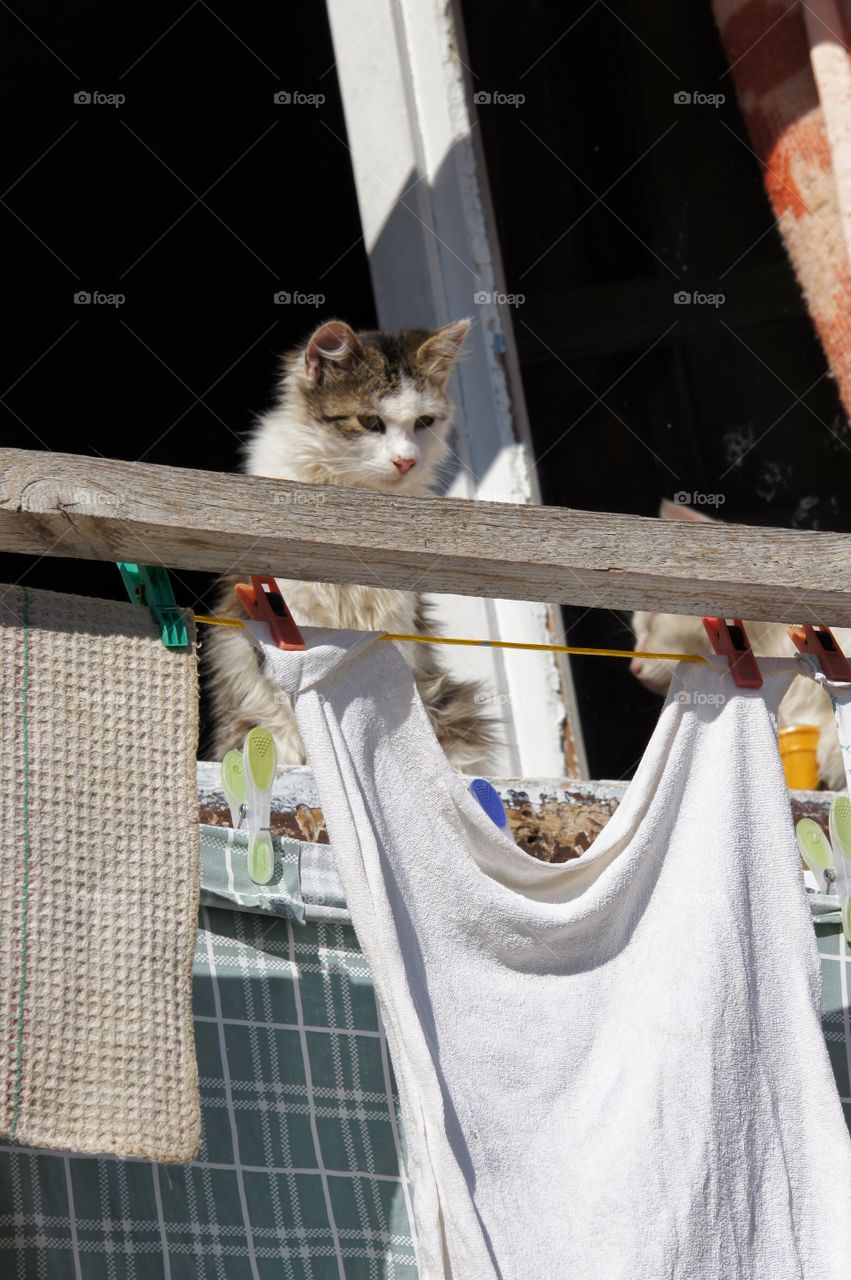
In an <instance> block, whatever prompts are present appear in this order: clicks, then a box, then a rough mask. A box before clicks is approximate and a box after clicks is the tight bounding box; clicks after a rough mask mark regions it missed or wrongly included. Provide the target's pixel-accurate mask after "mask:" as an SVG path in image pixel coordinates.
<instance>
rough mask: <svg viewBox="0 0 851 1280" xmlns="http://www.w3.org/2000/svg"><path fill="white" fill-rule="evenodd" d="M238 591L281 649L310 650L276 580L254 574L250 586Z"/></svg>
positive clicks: (238, 587) (241, 600)
mask: <svg viewBox="0 0 851 1280" xmlns="http://www.w3.org/2000/svg"><path fill="white" fill-rule="evenodd" d="M235 590H236V598H237V600H238V601H239V603H240V604H241V605H242V607H243V609H245V611H246V613H247V614H248V616H249V618H254V619H255V621H257V622H265V623H266V625H267V626H268V628H269V630H270V631H271V633H272V640H273V641H274V643H275V646H276V647H277V648H278V649H306V648H307V645H306V644H305V643H304V637H303V636H302V634H301V632H300V631H299V629H298V627H297V626H296V622H295V619H294V618H293V615H292V614H291V613H290V611H289V609H288V608H287V602H286V601H285V600H284V597H283V596H282V595H281V593H280V591H279V590H278V584H277V582H276V581H275V579H274V578H263V577H257V576H255V575H253V574H252V577H251V584H250V585H249V584H248V583H247V582H239V583H237V585H236V588H235Z"/></svg>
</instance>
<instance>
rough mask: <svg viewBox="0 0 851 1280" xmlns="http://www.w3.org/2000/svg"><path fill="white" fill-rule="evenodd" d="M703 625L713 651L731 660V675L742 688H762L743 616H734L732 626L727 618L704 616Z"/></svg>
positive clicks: (760, 676)
mask: <svg viewBox="0 0 851 1280" xmlns="http://www.w3.org/2000/svg"><path fill="white" fill-rule="evenodd" d="M702 621H703V625H704V627H705V628H706V634H707V635H708V636H709V642H710V644H711V645H712V651H713V653H717V654H718V655H719V656H720V657H722V658H728V659H729V661H730V675H731V676H732V677H733V682H734V683H735V684H736V685H738V687H739V688H740V689H761V688H762V675H761V673H760V670H759V667H758V666H757V664H756V658H755V657H754V655H753V649H752V648H751V642H750V640H748V635H747V632H746V631H745V627H744V623H743V622H742V620H741V618H734V619H733V623H732V626H728V625H727V620H726V618H703V619H702Z"/></svg>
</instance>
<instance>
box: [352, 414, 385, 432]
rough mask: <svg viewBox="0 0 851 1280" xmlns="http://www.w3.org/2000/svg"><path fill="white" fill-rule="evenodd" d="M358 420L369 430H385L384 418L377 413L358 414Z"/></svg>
mask: <svg viewBox="0 0 851 1280" xmlns="http://www.w3.org/2000/svg"><path fill="white" fill-rule="evenodd" d="M358 422H359V423H360V424H361V426H362V427H366V429H367V431H383V430H384V419H383V418H379V417H378V415H377V414H375V413H360V414H358Z"/></svg>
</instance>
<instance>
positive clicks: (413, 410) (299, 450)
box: [207, 320, 496, 772]
mask: <svg viewBox="0 0 851 1280" xmlns="http://www.w3.org/2000/svg"><path fill="white" fill-rule="evenodd" d="M468 328H469V321H466V320H464V321H459V322H457V323H455V324H452V325H447V326H446V327H445V328H443V329H440V330H437V331H436V332H434V333H428V332H426V331H403V332H402V333H399V334H384V333H376V334H372V333H365V334H355V333H354V332H353V331H352V330H351V329H350V328H349V326H348V325H345V324H343V323H342V322H340V321H332V322H329V323H327V324H325V325H322V326H320V328H319V329H318V330H317V331H316V332H315V333H314V334H313V335H312V336H311V338H310V339H309V340H308V342H307V343H306V344H305V345H304V346H303V347H299V348H298V349H296V350H295V351H294V352H291V353H290V354H289V356H288V357H286V359H285V369H284V377H283V379H282V382H281V387H280V397H279V400H278V402H277V404H276V405H275V406H274V407H273V408H272V409H270V410H269V411H268V412H267V413H266V414H264V415H263V416H262V417H261V418H260V420H259V422H258V424H257V427H256V430H255V432H254V434H253V437H252V438H251V440H250V442H249V444H248V447H247V449H246V454H245V470H246V471H247V472H248V473H249V474H252V475H262V476H271V477H275V478H279V479H288V480H297V481H301V482H307V483H311V484H336V485H343V486H348V487H356V488H364V489H372V490H376V491H382V492H391V493H406V494H417V493H423V492H428V491H429V490H430V489H431V488H432V487H433V486H434V485H435V483H436V481H437V478H438V474H439V469H440V467H441V464H442V463H443V462H444V461H445V459H446V456H447V453H448V445H447V436H448V433H449V430H450V427H451V423H452V415H453V405H452V401H451V399H450V398H449V395H448V394H447V391H446V383H447V380H448V378H449V375H450V373H451V370H452V366H453V363H454V361H455V360H456V359H457V357H458V355H459V354H460V351H461V347H462V344H463V341H464V337H465V335H466V333H467V330H468ZM350 411H351V412H350ZM359 417H364V418H365V419H367V420H370V419H372V420H374V419H376V418H380V419H381V423H382V429H381V430H380V431H376V430H374V429H373V430H370V429H364V428H363V426H362V424H361V423H360V422H359V420H358V419H359ZM424 417H427V418H431V419H433V422H432V423H431V424H430V425H428V426H422V425H421V426H419V427H417V426H415V424H416V423H417V422H418V421H420V420H422V419H423V418H424ZM394 459H395V460H399V461H401V462H402V466H403V467H408V469H407V470H404V471H402V470H400V468H399V466H398V465H397V462H396V461H394ZM410 464H413V465H410ZM242 576H243V577H244V575H242ZM238 580H239V578H238V577H234V578H232V579H230V580H229V581H228V582H227V584H226V589H225V593H224V595H223V598H222V600H221V602H220V605H219V609H218V612H219V613H221V614H224V615H230V616H233V617H240V616H242V611H241V609H240V608H239V606H238V605H237V604H236V602H235V599H234V597H233V592H232V587H233V583H234V582H236V581H238ZM277 581H278V583H279V586H280V588H281V591H282V593H283V595H284V598H285V599H286V601H287V603H288V605H289V607H290V609H291V611H292V614H293V617H294V618H295V620H296V622H298V623H299V624H300V625H301V624H303V625H305V626H311V627H335V628H344V629H353V630H359V631H360V630H363V631H392V632H423V631H429V630H430V629H431V628H430V625H429V617H428V612H427V609H426V607H425V605H424V602H423V601H422V599H421V597H420V596H419V595H418V594H416V593H414V592H408V591H392V590H387V589H384V588H379V587H371V586H359V585H339V584H331V583H322V582H301V581H295V580H291V579H288V578H286V577H284V576H281V577H278V579H277ZM213 630H214V634H213V635H212V637H211V638H210V640H209V641H208V643H207V662H208V670H209V672H210V675H211V696H212V704H213V723H214V751H215V753H216V755H217V756H218V757H221V755H223V754H224V752H225V751H227V750H229V749H231V748H233V747H239V746H240V745H241V742H242V739H243V738H244V736H245V733H246V732H247V731H248V729H250V728H251V727H252V726H253V725H256V724H260V725H264V726H265V727H267V728H268V729H270V730H271V732H272V733H273V735H274V737H275V742H276V746H277V750H278V761H279V764H282V765H291V764H301V763H303V761H304V751H303V747H302V743H301V738H300V735H299V733H298V730H297V728H296V724H295V719H294V717H293V714H292V710H291V707H290V705H289V702H288V700H286V699H284V697H283V695H281V694H280V693H279V691H278V690H277V688H276V686H274V685H273V684H272V683H271V682H270V681H268V680H267V679H266V678H265V677H264V676H263V674H262V672H261V671H260V668H259V666H258V660H257V656H256V652H255V650H254V648H253V647H252V645H251V643H250V641H249V640H248V639H247V637H246V636H245V635H244V633H242V632H240V631H237V630H232V629H230V628H226V627H221V628H214V629H213ZM399 647H400V652H401V653H402V655H403V657H404V658H405V660H406V662H407V663H408V665H409V666H410V667H411V669H412V671H413V673H414V677H415V679H416V681H417V686H418V689H419V692H420V695H421V697H422V699H423V702H424V704H425V707H426V710H427V712H428V714H429V716H430V719H431V721H432V725H433V727H434V730H435V733H436V734H437V737H438V739H439V740H440V742H441V745H442V746H443V748H444V750H445V751H446V754H447V756H448V757H449V759H450V760H451V762H452V763H453V764H454V765H455V766H456V768H459V769H462V770H466V771H469V772H474V771H475V772H479V771H484V770H486V768H487V766H488V762H489V759H490V757H491V755H492V752H493V750H494V748H495V746H496V735H495V732H494V725H493V722H492V721H490V720H489V719H488V718H487V717H486V716H485V715H484V714H483V711H482V705H481V701H482V700H481V698H480V697H479V696H478V694H479V686H478V685H476V684H475V683H473V682H470V681H461V680H457V679H455V678H454V677H453V676H451V675H449V674H448V673H446V672H445V671H443V670H442V668H441V667H440V666H439V663H438V659H437V658H436V657H435V654H434V651H433V649H432V648H431V647H430V646H427V645H420V644H405V645H400V646H399Z"/></svg>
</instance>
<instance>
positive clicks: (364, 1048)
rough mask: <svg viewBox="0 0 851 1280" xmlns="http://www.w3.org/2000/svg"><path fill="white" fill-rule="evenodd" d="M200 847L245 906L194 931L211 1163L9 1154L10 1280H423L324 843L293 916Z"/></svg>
mask: <svg viewBox="0 0 851 1280" xmlns="http://www.w3.org/2000/svg"><path fill="white" fill-rule="evenodd" d="M202 847H204V848H205V850H206V852H205V859H204V865H205V873H204V874H205V883H206V882H207V880H208V877H209V878H210V879H211V882H213V883H214V884H215V888H213V889H210V890H209V892H210V894H211V896H215V897H216V898H217V900H219V901H221V902H231V903H232V904H233V905H232V906H231V907H230V908H229V909H228V908H225V907H222V908H213V907H210V906H205V907H204V908H203V909H202V912H201V921H200V929H199V933H198V944H197V950H196V957H195V1030H196V1036H197V1045H198V1061H199V1069H200V1076H201V1098H202V1109H203V1143H202V1148H201V1152H200V1156H199V1159H198V1160H197V1161H196V1162H195V1163H194V1164H191V1165H189V1166H187V1167H174V1166H171V1167H165V1166H156V1165H152V1164H148V1163H146V1162H144V1161H120V1160H116V1159H95V1158H89V1157H77V1156H71V1155H64V1154H62V1153H56V1152H49V1153H48V1152H41V1151H32V1150H28V1149H26V1148H21V1147H16V1146H13V1145H10V1144H0V1276H2V1277H5V1276H9V1277H10V1280H11V1277H15V1280H29V1278H30V1277H32V1280H101V1278H103V1280H207V1278H209V1280H271V1277H275V1280H415V1277H416V1276H417V1265H416V1252H415V1243H414V1240H413V1236H412V1226H411V1222H412V1218H411V1210H410V1188H409V1186H408V1184H407V1182H406V1179H405V1176H404V1172H403V1170H404V1165H403V1153H404V1138H403V1134H402V1128H401V1123H400V1118H399V1111H398V1100H397V1095H396V1089H395V1084H394V1081H393V1075H392V1071H391V1067H390V1061H389V1057H388V1053H387V1044H386V1041H385V1038H384V1034H383V1030H382V1027H381V1023H380V1021H379V1017H378V1010H377V1007H376V1002H375V994H374V991H373V986H372V980H371V977H370V973H369V969H368V967H367V964H366V961H365V960H364V957H363V955H362V954H361V951H360V949H359V947H358V944H357V939H356V937H355V934H354V931H353V930H352V928H351V926H350V924H349V923H347V922H346V920H345V919H344V918H342V917H344V915H345V910H344V908H343V907H342V906H341V905H340V902H339V888H338V887H337V886H335V881H334V877H333V874H332V873H330V872H328V866H327V863H328V850H327V846H324V847H322V846H307V845H305V846H301V850H300V856H301V861H302V868H301V869H302V888H303V889H305V878H306V879H307V880H308V881H309V882H311V883H316V884H323V885H324V891H323V892H322V893H321V895H320V896H321V899H322V900H321V901H319V902H318V903H316V904H311V896H312V895H311V893H308V892H307V891H306V890H305V892H304V903H303V904H299V903H295V904H294V906H293V908H292V910H290V909H289V908H288V907H287V906H286V904H283V905H282V904H281V903H277V904H274V905H273V907H271V908H270V906H269V905H268V904H265V905H264V903H263V902H261V903H259V904H251V905H243V906H241V907H239V908H238V909H233V906H234V905H236V904H235V897H236V895H237V894H238V893H239V890H238V889H237V888H236V882H234V886H233V888H229V886H228V880H227V876H225V878H224V882H223V881H222V877H221V866H220V865H218V864H217V865H215V866H209V865H208V863H209V860H210V859H211V858H212V859H213V860H214V862H215V860H216V859H217V858H218V859H220V858H221V857H223V856H224V850H223V848H222V847H221V838H220V836H219V837H216V838H214V837H209V839H207V840H206V841H205V842H202ZM278 852H279V853H281V856H282V857H284V856H291V857H295V856H296V853H293V851H292V850H286V849H284V848H283V846H282V848H281V849H279V851H278ZM297 852H298V851H297ZM306 871H309V872H310V874H309V875H308V876H307V877H305V872H306ZM323 876H326V881H325V882H323V880H322V877H323ZM286 879H287V881H288V883H289V885H290V889H291V888H292V885H293V883H294V882H293V881H292V880H291V879H290V878H289V877H286ZM244 887H245V886H243V888H244ZM205 892H206V891H205ZM248 893H249V895H250V893H251V890H248ZM229 894H232V895H233V896H232V897H230V898H229V897H228V895H229ZM288 894H289V890H287V891H286V892H285V893H284V895H283V896H285V897H286V896H287V895H288ZM290 896H291V895H290ZM302 906H303V910H304V914H305V915H306V917H307V919H306V922H305V923H303V924H298V923H296V921H295V920H294V919H293V918H292V916H293V915H296V914H297V913H300V912H301V911H302ZM281 912H283V914H281ZM312 912H315V913H317V914H318V915H319V916H322V915H323V913H327V912H330V913H331V918H327V917H326V918H319V919H317V918H313V919H311V914H312ZM816 934H817V937H818V945H819V951H820V953H821V959H822V973H823V1023H824V1033H825V1037H826V1040H827V1045H828V1049H829V1051H830V1057H831V1061H832V1063H833V1069H834V1072H835V1074H836V1080H837V1085H838V1087H839V1094H840V1097H841V1098H842V1102H843V1106H844V1109H845V1116H846V1121H847V1122H848V1124H849V1128H851V1028H849V1019H851V999H849V986H851V949H849V947H848V945H847V944H846V942H845V940H844V938H843V936H842V933H841V929H840V928H839V926H838V925H836V924H830V923H829V924H824V923H819V924H817V925H816ZM824 1172H825V1177H826V1178H827V1177H830V1176H831V1172H830V1170H829V1169H827V1168H826V1169H825V1171H824Z"/></svg>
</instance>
